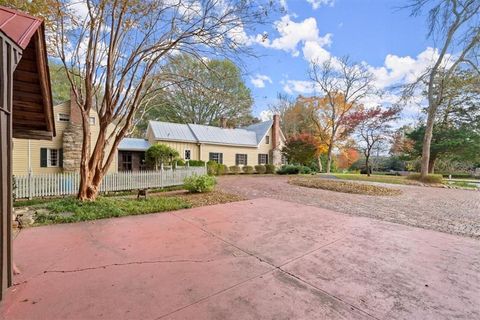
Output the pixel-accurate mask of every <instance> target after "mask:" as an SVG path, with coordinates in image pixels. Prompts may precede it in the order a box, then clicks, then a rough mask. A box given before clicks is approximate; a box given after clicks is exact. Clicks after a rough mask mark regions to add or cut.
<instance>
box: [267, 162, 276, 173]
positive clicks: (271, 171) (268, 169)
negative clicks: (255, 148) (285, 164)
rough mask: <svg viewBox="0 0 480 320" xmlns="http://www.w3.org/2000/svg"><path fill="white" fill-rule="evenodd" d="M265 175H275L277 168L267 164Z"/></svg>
mask: <svg viewBox="0 0 480 320" xmlns="http://www.w3.org/2000/svg"><path fill="white" fill-rule="evenodd" d="M265 169H266V171H265V173H275V169H276V168H275V166H274V165H273V164H266V165H265Z"/></svg>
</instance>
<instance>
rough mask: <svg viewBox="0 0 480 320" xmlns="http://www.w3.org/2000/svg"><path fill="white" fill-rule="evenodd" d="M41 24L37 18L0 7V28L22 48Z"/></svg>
mask: <svg viewBox="0 0 480 320" xmlns="http://www.w3.org/2000/svg"><path fill="white" fill-rule="evenodd" d="M41 24H42V20H41V19H39V18H35V17H32V16H29V15H27V14H25V13H23V12H20V11H17V10H12V9H9V8H5V7H0V30H2V32H3V33H5V35H7V36H8V37H9V38H10V39H11V40H12V41H14V42H15V43H16V44H17V45H18V46H19V47H21V48H22V49H24V50H25V48H27V46H28V44H29V43H30V39H31V38H32V36H33V35H34V34H35V32H36V31H37V29H38V28H39V27H40V25H41Z"/></svg>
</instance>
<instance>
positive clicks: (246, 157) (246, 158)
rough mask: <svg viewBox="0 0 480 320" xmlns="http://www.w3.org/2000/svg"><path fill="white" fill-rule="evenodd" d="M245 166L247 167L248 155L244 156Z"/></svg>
mask: <svg viewBox="0 0 480 320" xmlns="http://www.w3.org/2000/svg"><path fill="white" fill-rule="evenodd" d="M245 165H246V166H247V165H248V155H245Z"/></svg>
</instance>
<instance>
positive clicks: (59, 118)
mask: <svg viewBox="0 0 480 320" xmlns="http://www.w3.org/2000/svg"><path fill="white" fill-rule="evenodd" d="M61 118H68V120H65V119H61ZM57 120H58V122H70V115H69V114H68V113H58V114H57Z"/></svg>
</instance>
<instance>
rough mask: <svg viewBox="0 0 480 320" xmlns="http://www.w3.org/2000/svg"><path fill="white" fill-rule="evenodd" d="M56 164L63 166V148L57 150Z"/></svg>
mask: <svg viewBox="0 0 480 320" xmlns="http://www.w3.org/2000/svg"><path fill="white" fill-rule="evenodd" d="M58 166H59V167H60V168H63V149H59V150H58Z"/></svg>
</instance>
